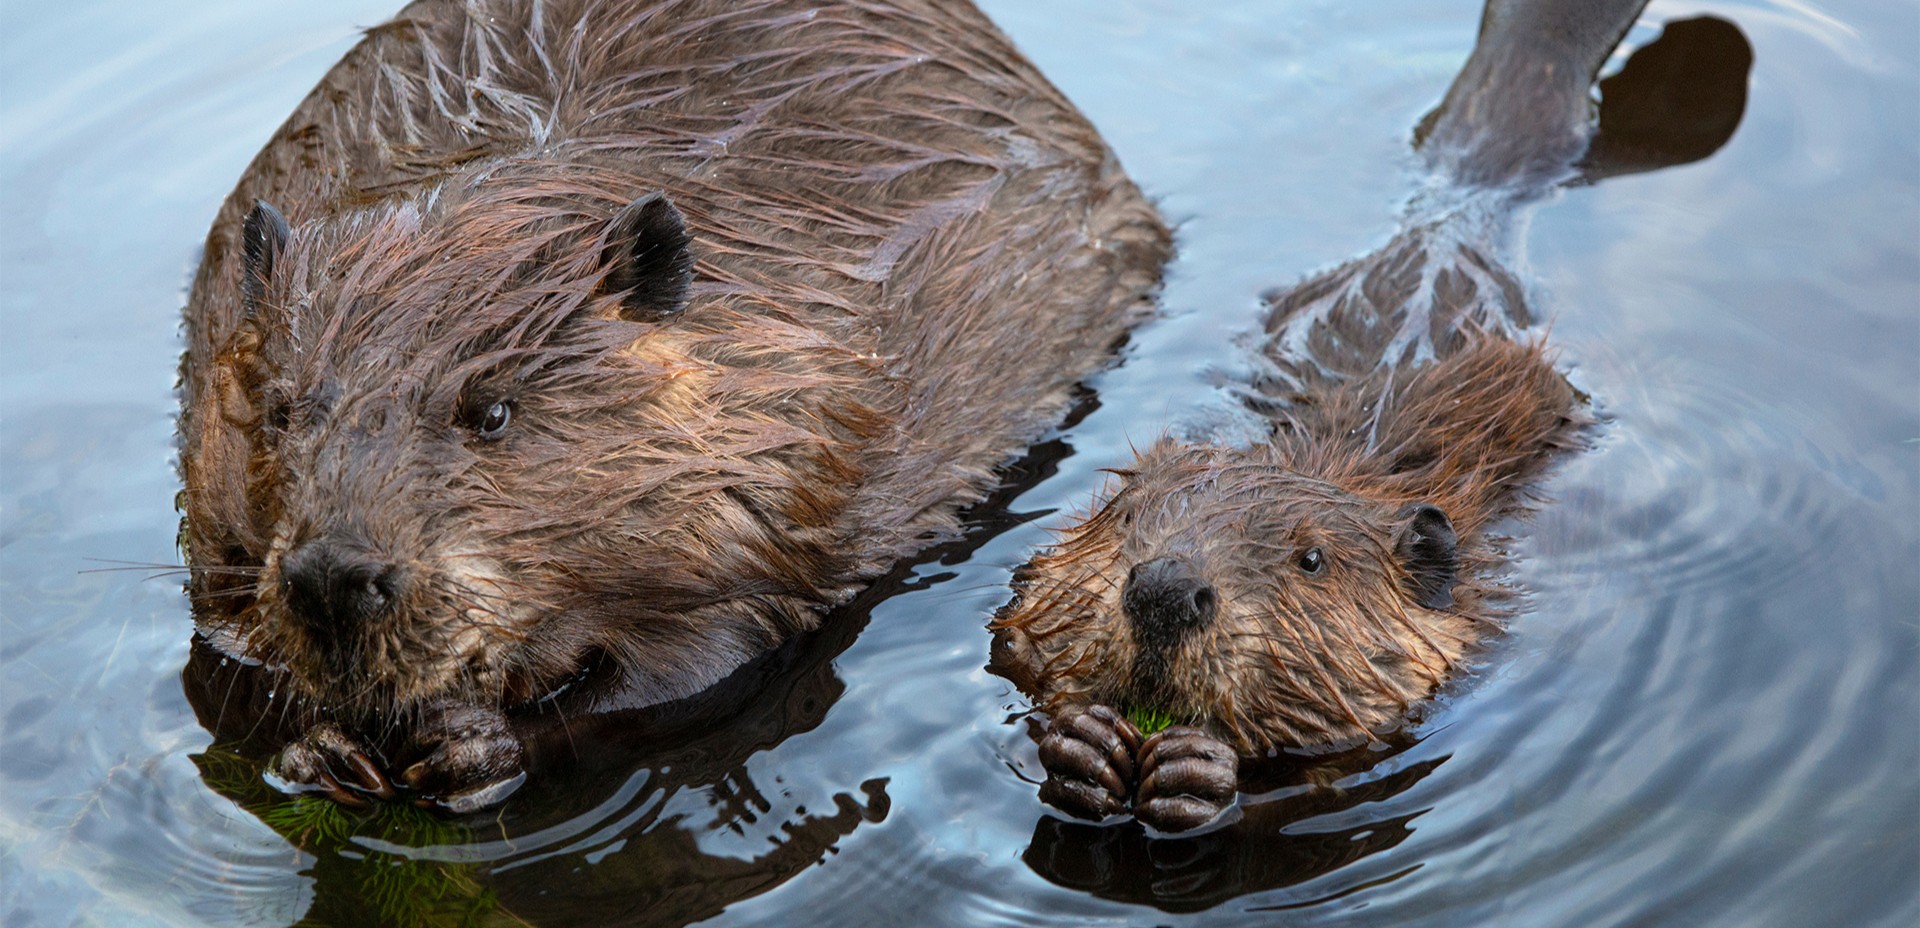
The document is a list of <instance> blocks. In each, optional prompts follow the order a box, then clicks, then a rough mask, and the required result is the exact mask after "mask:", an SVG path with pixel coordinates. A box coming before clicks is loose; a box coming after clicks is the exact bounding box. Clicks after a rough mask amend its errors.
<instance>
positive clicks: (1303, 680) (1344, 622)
mask: <svg viewBox="0 0 1920 928" xmlns="http://www.w3.org/2000/svg"><path fill="white" fill-rule="evenodd" d="M1642 5H1643V4H1642V3H1641V2H1638V0H1619V2H1606V3H1588V2H1586V0H1566V2H1556V0H1542V2H1537V3H1526V2H1522V0H1489V2H1488V4H1487V8H1486V14H1485V16H1484V18H1483V20H1482V26H1481V35H1480V40H1479V43H1478V44H1477V45H1476V47H1475V50H1474V54H1473V56H1472V57H1471V58H1470V59H1469V61H1468V63H1467V65H1466V67H1465V68H1464V69H1463V70H1462V72H1461V75H1460V77H1459V78H1458V79H1457V80H1456V82H1455V84H1454V86H1453V88H1452V90H1451V91H1450V92H1449V94H1448V96H1447V98H1446V100H1445V102H1443V103H1442V105H1441V106H1440V107H1439V108H1438V109H1437V110H1436V112H1435V113H1434V115H1433V116H1432V117H1430V118H1429V119H1428V120H1427V121H1426V122H1425V123H1424V124H1423V125H1422V126H1421V127H1420V130H1419V132H1418V134H1417V136H1416V139H1417V142H1418V144H1419V147H1420V150H1421V153H1422V155H1423V156H1424V157H1425V159H1426V161H1427V164H1428V166H1429V167H1431V168H1432V169H1433V171H1434V176H1435V178H1436V179H1437V180H1438V183H1436V184H1435V185H1433V186H1432V187H1431V188H1429V189H1428V190H1427V191H1425V192H1424V193H1423V194H1422V195H1421V196H1420V197H1417V198H1416V199H1415V202H1414V205H1413V207H1412V209H1410V211H1409V212H1410V214H1411V215H1410V218H1409V220H1408V222H1407V224H1406V225H1405V226H1404V227H1403V229H1402V230H1401V231H1400V232H1399V233H1398V234H1397V235H1396V236H1395V237H1394V239H1393V240H1392V241H1391V242H1389V243H1388V244H1387V245H1386V246H1385V247H1383V248H1382V249H1380V250H1379V251H1377V252H1375V253H1373V254H1371V255H1369V256H1367V257H1365V258H1362V259H1359V260H1357V261H1353V262H1350V263H1348V264H1346V265H1343V266H1341V267H1338V268H1335V269H1333V270H1331V271H1328V272H1325V273H1322V274H1319V275H1315V276H1314V277H1312V278H1310V279H1308V280H1306V281H1304V282H1302V283H1300V284H1298V285H1296V286H1294V287H1292V288H1290V289H1288V290H1287V291H1285V292H1282V293H1279V294H1276V295H1274V296H1272V297H1270V300H1269V303H1270V315H1269V317H1268V323H1267V326H1266V329H1267V338H1266V340H1265V341H1264V343H1263V344H1262V345H1261V350H1260V357H1259V362H1260V364H1261V373H1260V374H1259V375H1258V376H1256V377H1253V378H1251V380H1250V381H1249V382H1247V383H1244V384H1241V385H1240V386H1239V391H1240V393H1241V395H1242V399H1244V401H1245V404H1246V405H1247V406H1248V407H1249V408H1251V409H1252V410H1254V411H1255V412H1257V413H1259V414H1260V418H1261V421H1260V428H1259V431H1260V433H1261V436H1262V437H1260V438H1259V439H1258V440H1255V441H1253V442H1251V443H1250V444H1246V443H1238V442H1235V441H1232V440H1228V439H1225V438H1222V439H1218V440H1214V439H1210V438H1204V437H1203V438H1202V439H1201V440H1196V441H1186V440H1179V439H1174V438H1167V439H1163V440H1161V441H1159V442H1158V443H1156V444H1155V445H1153V446H1152V447H1150V448H1149V449H1147V450H1146V451H1144V452H1141V453H1140V454H1139V455H1138V456H1137V458H1136V459H1135V460H1134V461H1133V462H1132V463H1129V464H1127V465H1125V466H1124V467H1121V468H1118V469H1116V470H1115V471H1114V473H1115V474H1116V479H1115V480H1114V481H1113V482H1112V484H1111V485H1110V486H1109V487H1108V488H1107V489H1106V490H1104V491H1103V492H1102V493H1101V495H1100V496H1099V498H1098V499H1096V500H1095V502H1094V503H1093V505H1092V506H1091V508H1090V510H1089V511H1088V513H1087V515H1085V516H1084V517H1083V518H1082V519H1081V520H1080V521H1079V522H1078V523H1077V524H1074V525H1072V526H1071V527H1069V528H1067V529H1065V530H1064V532H1063V534H1062V535H1061V537H1060V539H1059V541H1058V542H1057V543H1056V544H1055V545H1053V546H1052V547H1051V548H1049V549H1048V550H1046V551H1044V552H1042V553H1041V554H1039V555H1038V556H1037V557H1035V558H1034V559H1033V560H1032V561H1031V562H1030V563H1029V564H1028V565H1026V566H1025V567H1023V568H1022V569H1021V570H1020V571H1018V572H1017V573H1016V575H1015V580H1014V590H1015V597H1014V599H1013V601H1012V602H1010V603H1009V604H1008V605H1007V606H1006V607H1005V608H1004V609H1003V610H1002V611H1001V612H1000V614H999V615H997V616H996V617H995V619H994V620H993V622H992V623H991V628H992V629H993V631H994V654H993V663H992V667H993V669H995V670H996V671H997V672H999V673H1001V674H1003V675H1005V676H1007V677H1008V678H1009V679H1011V680H1012V681H1014V682H1015V683H1016V684H1017V685H1018V686H1019V687H1020V689H1021V690H1022V691H1024V692H1025V693H1027V694H1028V695H1029V696H1031V697H1032V699H1033V703H1034V705H1035V707H1036V708H1037V709H1038V710H1040V711H1041V712H1042V713H1043V714H1044V715H1045V718H1046V722H1045V725H1044V727H1043V729H1042V731H1043V734H1041V735H1040V740H1041V743H1040V759H1041V761H1042V764H1043V765H1044V766H1045V768H1046V770H1047V773H1048V779H1047V781H1046V783H1045V785H1044V786H1043V787H1042V790H1041V795H1042V798H1043V799H1045V800H1046V801H1048V802H1050V803H1052V804H1054V805H1056V806H1059V807H1061V808H1063V809H1065V810H1067V811H1069V812H1072V813H1075V814H1078V815H1082V816H1087V817H1092V818H1102V817H1106V816H1111V815H1116V814H1121V813H1126V812H1131V813H1132V814H1133V815H1134V817H1135V818H1137V819H1138V820H1139V821H1141V822H1143V823H1145V824H1147V825H1150V826H1153V827H1155V828H1157V829H1160V830H1164V831H1181V830H1186V829H1191V828H1194V827H1197V826H1200V825H1203V824H1205V823H1207V822H1209V821H1211V820H1214V819H1215V818H1216V817H1218V816H1219V815H1220V813H1222V812H1223V810H1225V809H1226V808H1227V807H1228V806H1229V805H1230V804H1231V803H1232V802H1233V801H1234V799H1235V793H1236V790H1235V787H1236V783H1237V777H1238V770H1239V767H1240V763H1241V761H1242V759H1266V758H1272V757H1276V756H1278V755H1283V754H1289V753H1292V754H1300V753H1313V752H1326V751H1332V750H1336V749H1340V748H1342V747H1353V746H1355V745H1365V744H1367V743H1368V742H1369V741H1370V740H1372V739H1376V738H1379V737H1381V736H1382V735H1383V734H1385V733H1387V732H1390V731H1391V730H1393V729H1395V728H1398V727H1399V726H1401V725H1402V724H1403V723H1404V722H1405V721H1406V720H1407V718H1408V717H1409V714H1410V713H1411V712H1413V711H1414V710H1416V709H1417V707H1418V706H1419V705H1420V704H1421V702H1422V701H1423V700H1425V699H1427V698H1428V697H1429V696H1431V695H1432V694H1433V693H1434V692H1435V691H1436V689H1438V688H1439V686H1440V685H1441V684H1442V683H1443V682H1444V681H1445V680H1446V679H1447V678H1448V676H1449V675H1450V674H1452V673H1453V672H1454V671H1456V670H1457V669H1458V668H1459V667H1460V666H1461V664H1462V662H1463V661H1464V660H1466V659H1467V658H1469V656H1470V655H1472V654H1473V653H1474V652H1475V651H1476V649H1478V648H1479V647H1480V646H1481V645H1482V644H1483V643H1484V642H1485V641H1486V640H1487V639H1488V638H1489V637H1490V636H1491V635H1493V634H1494V633H1495V632H1497V631H1498V630H1499V629H1500V627H1501V623H1502V620H1503V619H1504V618H1505V617H1506V616H1507V614H1508V611H1509V608H1510V603H1511V600H1512V595H1511V592H1510V591H1508V590H1507V589H1505V588H1504V587H1503V586H1502V585H1501V583H1500V577H1501V574H1502V573H1503V567H1504V563H1505V555H1504V551H1503V549H1502V545H1501V542H1500V539H1499V538H1498V537H1497V536H1496V535H1495V534H1494V532H1495V531H1496V528H1497V526H1498V524H1499V523H1500V522H1501V521H1502V520H1503V519H1506V518H1508V517H1510V516H1512V515H1514V514H1516V513H1517V512H1519V511H1521V510H1523V509H1524V508H1525V506H1526V504H1527V503H1528V502H1529V501H1530V499H1531V497H1532V495H1533V487H1534V486H1535V485H1536V482H1537V479H1538V478H1539V477H1540V475H1541V474H1542V472H1543V471H1544V469H1545V468H1546V467H1547V466H1548V465H1549V464H1550V462H1551V461H1552V460H1553V459H1554V457H1555V456H1556V455H1557V454H1559V453H1560V452H1563V451H1565V450H1567V449H1569V448H1572V447H1576V446H1578V445H1579V444H1581V443H1582V440H1583V435H1582V433H1583V430H1584V429H1585V427H1586V426H1587V425H1588V424H1589V423H1590V421H1591V418H1590V415H1589V413H1588V411H1587V403H1586V398H1585V397H1584V396H1582V395H1581V394H1580V392H1579V391H1577V390H1576V389H1574V388H1573V387H1572V386H1571V385H1570V384H1569V383H1568V382H1567V380H1566V379H1565V378H1564V377H1562V376H1561V375H1560V373H1558V372H1557V371H1556V370H1555V367H1554V363H1553V358H1552V356H1551V354H1550V353H1549V352H1548V351H1547V350H1546V348H1545V347H1544V345H1543V343H1542V342H1541V341H1539V340H1538V338H1537V336H1530V335H1527V334H1525V332H1524V330H1525V329H1526V328H1527V327H1528V326H1529V325H1530V324H1531V323H1532V321H1533V319H1534V314H1533V313H1532V311H1531V310H1530V309H1529V308H1528V306H1527V302H1526V297H1525V288H1524V287H1522V286H1521V285H1520V284H1519V282H1518V281H1516V280H1515V278H1514V277H1513V275H1512V274H1511V273H1510V272H1509V271H1508V270H1507V269H1506V268H1505V266H1504V265H1503V263H1502V262H1501V260H1500V259H1499V254H1500V251H1501V247H1500V246H1501V243H1502V241H1503V240H1504V239H1505V238H1506V237H1507V228H1508V223H1509V221H1510V218H1511V216H1512V215H1513V213H1514V211H1515V209H1516V207H1518V206H1520V205H1522V204H1525V203H1528V202H1530V201H1532V200H1535V199H1538V198H1539V197H1540V196H1542V195H1543V194H1544V193H1546V192H1547V191H1549V190H1551V189H1553V187H1554V186H1555V185H1557V184H1560V183H1564V182H1567V181H1569V180H1574V179H1577V178H1578V177H1579V176H1580V175H1581V172H1580V159H1581V157H1582V154H1583V152H1585V151H1587V141H1588V139H1589V137H1590V135H1591V128H1590V127H1591V114H1590V112H1589V101H1588V99H1587V97H1586V93H1587V89H1588V86H1589V84H1590V82H1591V81H1592V79H1593V75H1594V74H1595V72H1596V71H1597V70H1598V68H1599V66H1600V64H1601V63H1602V62H1603V61H1604V60H1605V58H1606V57H1607V54H1608V52H1610V51H1611V49H1612V48H1613V46H1614V44H1615V43H1616V42H1618V41H1619V39H1620V37H1621V36H1622V35H1623V34H1624V33H1625V30H1626V29H1627V27H1628V26H1629V25H1630V24H1631V23H1632V22H1633V20H1634V18H1635V17H1636V16H1637V14H1638V12H1639V9H1640V7H1641V6H1642ZM1721 25H1723V26H1725V25H1726V24H1724V23H1721ZM1726 28H1727V29H1729V30H1732V31H1733V32H1734V34H1735V35H1736V36H1737V34H1738V31H1737V30H1733V29H1732V27H1731V26H1726ZM1740 44H1741V46H1742V47H1744V41H1741V43H1740ZM1749 60H1750V59H1749ZM1668 70H1669V71H1671V69H1668ZM1731 77H1732V79H1733V80H1734V81H1738V82H1739V85H1740V87H1741V93H1740V95H1739V97H1738V102H1736V103H1734V105H1733V109H1732V113H1733V119H1732V120H1731V122H1727V121H1725V120H1724V119H1721V117H1723V116H1724V113H1723V112H1721V111H1719V110H1718V109H1716V112H1715V114H1714V116H1715V119H1717V120H1719V122H1716V123H1715V125H1722V124H1724V125H1725V126H1727V127H1728V128H1727V129H1726V132H1725V133H1722V134H1720V135H1719V139H1720V141H1724V140H1725V138H1726V136H1727V135H1728V134H1730V133H1731V125H1732V124H1735V123H1737V122H1738V114H1739V107H1740V106H1742V105H1743V104H1744V81H1745V67H1744V64H1742V65H1741V67H1740V70H1739V71H1738V72H1737V73H1736V74H1733V75H1731ZM1669 83H1672V80H1671V79H1670V81H1669ZM1687 89H1688V88H1684V87H1683V88H1681V92H1682V93H1684V92H1685V91H1686V90H1687ZM1603 121H1604V120H1603ZM1687 131H1688V132H1690V133H1692V134H1691V135H1689V136H1688V137H1689V138H1691V137H1695V136H1698V135H1700V134H1701V132H1700V131H1698V127H1688V130H1687ZM1716 131H1717V130H1716ZM1682 134H1683V135H1684V134H1686V133H1682ZM1699 147H1700V146H1697V145H1696V146H1694V148H1695V149H1698V148H1699ZM1715 147H1717V144H1716V146H1715ZM1706 150H1708V151H1710V150H1711V149H1710V148H1708V149H1706ZM1700 156H1701V155H1700V154H1697V153H1696V154H1690V155H1685V156H1683V157H1682V158H1676V161H1677V160H1692V158H1697V157H1700ZM1656 160H1657V159H1656ZM1666 163H1675V161H1668V162H1666ZM1648 164H1652V165H1653V166H1658V165H1657V164H1653V162H1652V161H1646V162H1644V163H1643V165H1642V166H1639V167H1635V168H1633V169H1645V166H1644V165H1648ZM1593 167H1594V170H1593V171H1592V173H1591V175H1590V176H1604V175H1605V174H1607V173H1617V172H1618V171H1615V170H1613V169H1611V168H1609V167H1607V166H1605V165H1594V166H1593ZM1136 719H1138V720H1140V721H1139V722H1136ZM1149 719H1154V720H1161V721H1165V720H1171V721H1173V722H1174V723H1176V724H1173V725H1172V726H1171V727H1168V728H1166V729H1164V730H1162V731H1160V732H1159V733H1157V734H1153V735H1152V736H1151V737H1145V736H1143V732H1142V731H1141V728H1140V726H1141V725H1142V724H1146V722H1147V720H1149Z"/></svg>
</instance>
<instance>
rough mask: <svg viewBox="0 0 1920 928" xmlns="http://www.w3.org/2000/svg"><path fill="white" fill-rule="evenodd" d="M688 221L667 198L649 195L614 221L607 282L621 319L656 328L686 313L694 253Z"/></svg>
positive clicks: (610, 229) (607, 258) (608, 244)
mask: <svg viewBox="0 0 1920 928" xmlns="http://www.w3.org/2000/svg"><path fill="white" fill-rule="evenodd" d="M692 243H693V238H692V237H691V236H689V235H688V234H687V221H686V217H684V216H682V215H680V210H679V208H677V207H675V206H674V205H673V201H672V200H669V199H667V197H666V194H663V193H658V192H655V193H650V194H647V195H646V196H644V197H641V198H640V199H638V200H635V201H633V202H632V203H631V204H629V205H628V206H627V208H626V209H623V210H621V211H620V215H618V216H615V217H613V224H612V225H611V226H610V227H609V228H608V231H607V251H606V262H607V281H606V289H607V291H608V292H610V293H620V294H622V295H621V297H620V316H621V318H623V319H627V320H629V321H632V322H652V321H655V320H658V319H660V318H661V317H663V316H670V315H673V314H674V313H677V312H679V311H680V310H682V309H684V308H686V305H687V290H688V288H689V287H690V286H691V285H692V282H693V252H692V251H691V250H689V248H688V246H689V245H691V244H692Z"/></svg>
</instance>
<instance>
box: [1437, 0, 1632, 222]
mask: <svg viewBox="0 0 1920 928" xmlns="http://www.w3.org/2000/svg"><path fill="white" fill-rule="evenodd" d="M1646 5H1647V0H1487V5H1486V9H1485V10H1484V12H1482V14H1481V17H1480V35H1479V39H1478V40H1477V41H1476V42H1475V44H1474V48H1473V54H1472V56H1471V57H1469V58H1468V59H1467V64H1466V66H1465V67H1463V68H1461V69H1460V74H1459V76H1458V77H1456V78H1454V81H1453V86H1452V87H1451V88H1449V89H1448V90H1447V96H1446V98H1445V99H1444V100H1442V101H1441V103H1440V106H1439V107H1438V108H1437V109H1435V110H1434V111H1433V112H1432V113H1429V114H1427V117H1426V118H1425V119H1423V120H1421V123H1420V126H1419V128H1418V129H1416V130H1415V131H1414V145H1415V147H1417V148H1419V149H1420V151H1421V153H1422V154H1423V155H1425V156H1426V158H1427V161H1428V163H1429V164H1430V165H1432V166H1433V168H1434V169H1435V170H1437V171H1439V172H1440V173H1442V174H1443V175H1446V176H1447V177H1448V178H1449V179H1450V180H1452V181H1453V182H1454V183H1457V184H1461V185H1464V186H1471V187H1499V186H1508V185H1520V186H1536V185H1544V184H1552V183H1556V182H1558V181H1560V180H1562V179H1564V178H1565V176H1566V175H1567V174H1568V173H1569V172H1570V171H1571V170H1572V168H1573V167H1574V165H1575V164H1576V163H1577V162H1578V161H1579V160H1580V157H1581V156H1582V155H1583V154H1584V153H1585V152H1586V149H1587V143H1588V139H1589V138H1590V136H1591V134H1592V122H1593V113H1592V104H1591V97H1590V96H1589V89H1590V88H1591V87H1592V86H1593V80H1594V77H1595V75H1596V74H1598V73H1599V70H1600V66H1601V65H1602V64H1604V63H1606V60H1607V56H1608V55H1609V54H1611V53H1612V52H1613V48H1614V46H1615V45H1618V44H1619V43H1620V39H1621V38H1622V37H1623V36H1625V35H1626V33H1627V29H1628V28H1629V27H1631V26H1632V25H1633V22H1634V20H1635V19H1636V18H1638V17H1639V15H1640V10H1641V9H1642V8H1643V7H1645V6H1646Z"/></svg>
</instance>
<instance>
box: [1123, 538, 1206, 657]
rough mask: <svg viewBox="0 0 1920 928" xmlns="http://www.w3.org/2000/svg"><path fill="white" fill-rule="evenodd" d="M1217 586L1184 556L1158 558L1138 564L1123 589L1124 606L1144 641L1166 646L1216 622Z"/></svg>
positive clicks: (1135, 630) (1142, 642) (1156, 645)
mask: <svg viewBox="0 0 1920 928" xmlns="http://www.w3.org/2000/svg"><path fill="white" fill-rule="evenodd" d="M1218 599H1219V597H1217V596H1216V595H1215V594H1214V592H1213V587H1211V586H1209V585H1208V584H1207V582H1206V581H1205V580H1203V579H1201V578H1200V573H1199V571H1197V570H1195V569H1194V567H1193V565H1192V564H1191V563H1189V562H1188V561H1186V560H1185V559H1184V558H1178V557H1161V558H1154V559H1153V560H1151V561H1146V562H1143V563H1140V564H1137V565H1135V566H1134V568H1133V570H1131V571H1129V572H1128V573H1127V583H1126V585H1125V586H1124V587H1122V588H1121V590H1120V608H1121V610H1122V611H1124V612H1126V614H1127V619H1128V620H1129V621H1131V622H1132V623H1133V628H1134V634H1135V635H1137V636H1138V637H1139V639H1140V642H1141V644H1143V645H1145V646H1148V647H1152V648H1162V647H1168V646H1171V645H1173V644H1175V643H1177V642H1179V640H1180V638H1181V637H1182V636H1184V635H1186V634H1187V633H1188V632H1191V631H1193V630H1194V629H1198V628H1204V627H1205V626H1206V625H1207V623H1209V622H1211V621H1213V614H1214V610H1215V608H1216V607H1217V605H1218Z"/></svg>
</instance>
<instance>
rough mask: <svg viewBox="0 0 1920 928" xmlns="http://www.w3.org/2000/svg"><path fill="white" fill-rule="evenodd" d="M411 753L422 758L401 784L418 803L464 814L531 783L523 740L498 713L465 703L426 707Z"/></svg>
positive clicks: (499, 799)
mask: <svg viewBox="0 0 1920 928" xmlns="http://www.w3.org/2000/svg"><path fill="white" fill-rule="evenodd" d="M408 754H409V755H410V756H414V757H417V758H418V759H417V760H415V761H414V762H413V763H412V764H409V765H408V766H407V768H406V769H405V770H403V771H401V773H400V782H402V783H404V784H406V786H407V788H408V789H411V790H413V791H414V792H415V793H416V794H417V796H416V798H415V799H414V804H416V805H419V806H423V807H426V808H431V809H438V810H440V811H444V812H452V813H456V814H465V813H467V812H474V811H477V810H480V809H484V808H486V807H487V806H490V805H493V804H495V803H498V802H500V801H502V800H504V799H506V798H507V797H508V796H509V795H512V793H513V791H514V790H516V789H519V788H520V784H521V783H524V782H526V779H527V775H526V772H525V769H524V753H523V752H522V750H521V748H520V739H518V738H515V737H514V735H513V730H512V729H511V728H510V727H508V725H507V719H506V716H504V715H501V714H500V712H499V710H496V709H489V708H485V707H482V706H474V705H467V704H462V703H451V702H448V703H438V704H435V705H433V706H430V707H428V708H427V710H426V712H425V713H424V718H423V719H422V721H421V724H420V727H419V728H418V729H417V730H415V732H414V734H413V738H412V744H411V746H410V748H409V751H408Z"/></svg>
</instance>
